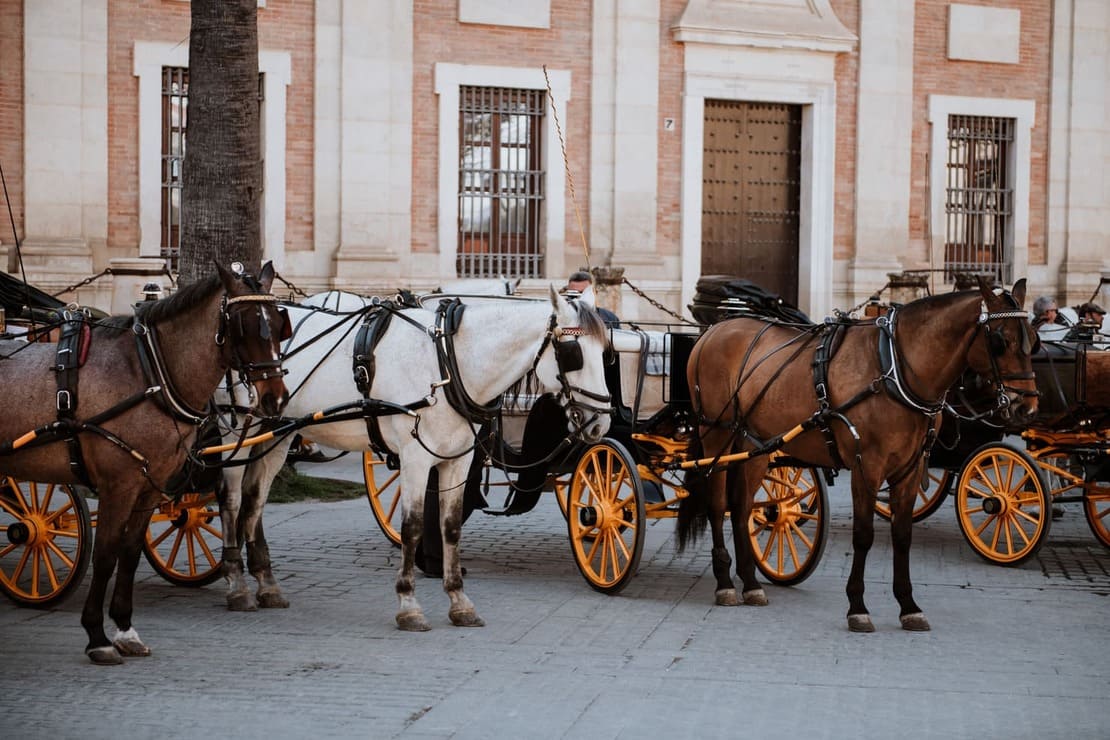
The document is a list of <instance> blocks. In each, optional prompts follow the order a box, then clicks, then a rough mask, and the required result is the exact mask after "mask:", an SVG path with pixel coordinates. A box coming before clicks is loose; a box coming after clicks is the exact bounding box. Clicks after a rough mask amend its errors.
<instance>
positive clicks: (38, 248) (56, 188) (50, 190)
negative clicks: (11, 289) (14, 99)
mask: <svg viewBox="0 0 1110 740" xmlns="http://www.w3.org/2000/svg"><path fill="white" fill-rule="evenodd" d="M23 13H24V39H23V43H24V95H23V101H24V104H23V110H24V114H23V115H24V131H25V132H26V137H25V148H24V188H25V189H24V199H23V202H24V209H25V220H24V228H25V230H26V236H25V238H24V241H23V245H22V252H23V264H24V266H25V267H26V269H27V273H28V277H29V278H30V279H31V280H32V282H36V283H38V284H39V286H40V287H42V288H43V289H45V290H47V291H50V290H52V289H57V288H61V287H65V286H66V285H67V284H70V283H73V282H75V281H76V280H78V279H80V278H82V277H86V276H88V275H91V274H92V273H93V249H94V248H98V247H101V248H102V247H103V246H104V245H105V244H106V243H107V239H108V86H107V85H108V8H107V0H33V1H31V0H28V1H27V2H26V3H24V11H23Z"/></svg>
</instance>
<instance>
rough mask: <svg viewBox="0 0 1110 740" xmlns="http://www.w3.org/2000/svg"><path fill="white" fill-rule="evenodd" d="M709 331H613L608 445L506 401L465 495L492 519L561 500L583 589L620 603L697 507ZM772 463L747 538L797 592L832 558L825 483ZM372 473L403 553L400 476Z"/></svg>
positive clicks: (529, 399)
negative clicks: (686, 506)
mask: <svg viewBox="0 0 1110 740" xmlns="http://www.w3.org/2000/svg"><path fill="white" fill-rule="evenodd" d="M461 298H462V299H463V300H475V299H476V297H475V296H461ZM438 299H439V297H438V296H430V297H429V298H428V300H438ZM747 307H748V308H750V304H747ZM736 308H737V310H738V311H743V310H745V308H744V307H740V306H737V307H736ZM726 310H727V308H726ZM703 329H704V325H702V326H699V325H696V324H680V323H653V322H637V323H636V324H635V325H632V326H630V327H629V328H616V327H610V328H609V329H608V335H609V344H610V352H611V354H610V356H609V358H608V360H607V364H606V384H607V387H608V389H609V394H610V396H611V398H612V401H611V403H612V413H611V419H612V420H611V423H610V427H609V431H608V433H607V435H606V438H604V439H602V440H599V441H596V442H593V443H588V442H584V441H582V440H576V439H573V438H571V437H568V436H567V435H566V434H565V432H564V431H562V427H563V425H562V424H561V423H560V419H559V416H558V407H557V406H556V405H554V404H552V403H550V402H549V400H548V399H545V398H542V397H541V398H537V397H535V396H527V395H525V396H513V397H509V398H507V399H506V400H505V404H504V406H503V408H502V409H501V412H500V413H499V415H498V416H497V417H496V418H494V419H492V420H491V423H490V424H489V425H488V426H487V427H485V428H484V429H483V430H482V432H480V433H479V442H478V446H477V450H478V453H477V454H476V456H475V459H474V461H473V463H472V466H471V470H470V474H469V476H468V479H467V485H468V487H469V490H468V491H467V494H465V495H466V496H468V497H471V498H473V499H477V500H480V501H484V502H491V503H492V504H494V505H487V506H486V507H484V509H483V511H484V513H486V514H489V515H494V516H505V515H509V516H512V515H520V514H525V513H527V512H528V511H531V510H532V509H533V508H534V507H535V506H536V505H537V504H538V503H539V501H540V500H542V496H541V494H542V493H545V492H546V493H551V494H554V497H555V500H556V502H557V504H558V506H559V508H560V510H561V512H562V513H563V516H564V518H565V520H566V522H567V532H568V540H569V543H570V548H571V554H572V557H573V559H574V562H575V564H576V565H577V567H578V570H579V572H580V573H581V575H582V577H583V578H584V579H585V580H586V582H587V583H588V584H589V585H590V586H591V587H592V588H594V589H595V590H597V591H600V592H603V593H609V594H616V593H619V592H620V591H621V590H622V589H623V588H624V587H625V586H626V585H628V583H629V582H630V580H631V579H632V577H633V576H634V575H635V574H636V572H637V570H638V567H639V561H640V555H641V553H642V551H643V543H644V537H645V533H646V524H647V520H650V519H664V518H674V517H676V516H677V514H678V503H679V500H680V499H681V498H683V497H685V496H686V495H687V492H686V489H685V487H684V483H683V478H684V475H683V472H682V470H681V469H680V468H679V467H678V466H677V464H678V463H680V462H682V461H685V460H686V459H688V457H689V456H688V448H689V446H690V442H691V439H692V437H693V435H696V434H697V419H696V417H695V415H694V411H693V407H692V404H691V396H690V390H689V387H688V385H687V381H686V361H687V359H688V357H689V355H690V351H691V350H692V348H693V346H694V343H695V342H696V341H697V339H698V337H699V336H700V334H701V331H702V330H703ZM774 458H775V459H774V462H773V464H772V466H771V469H770V471H769V473H768V475H767V476H766V478H765V480H764V483H763V485H762V487H761V490H760V492H759V494H757V504H756V509H755V510H754V511H753V513H752V516H751V518H750V522H749V529H748V532H749V536H750V538H751V541H752V546H753V548H754V549H755V552H756V553H757V564H758V567H759V569H760V571H761V572H762V573H763V574H764V575H765V576H766V577H767V578H768V579H769V580H771V581H773V582H775V583H779V584H783V585H789V584H795V583H800V582H801V581H803V580H805V579H806V578H807V577H808V576H809V575H810V573H811V572H812V570H813V568H814V567H815V566H816V564H817V563H818V562H819V560H820V557H821V553H822V551H823V549H824V545H825V541H826V539H827V534H828V515H827V512H828V492H827V484H826V481H827V478H826V475H824V474H822V471H819V470H818V469H817V468H814V467H811V466H805V465H797V464H794V461H792V460H791V459H790V458H789V457H787V456H785V455H775V456H774ZM363 470H364V479H365V484H366V492H367V497H368V500H369V502H370V507H371V511H372V512H373V515H374V518H375V520H376V522H377V524H378V526H379V527H380V528H381V530H382V532H383V534H385V536H386V537H387V538H388V539H389V540H390V541H392V542H393V543H394V544H395V545H400V543H401V531H400V530H401V507H400V499H401V496H400V494H401V490H400V485H399V482H398V475H397V473H396V471H395V470H391V469H390V465H389V463H388V461H387V460H386V459H384V458H383V457H382V456H381V455H379V454H377V453H375V452H366V453H365V454H364V456H363Z"/></svg>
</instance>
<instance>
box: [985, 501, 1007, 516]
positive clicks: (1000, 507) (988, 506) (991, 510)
mask: <svg viewBox="0 0 1110 740" xmlns="http://www.w3.org/2000/svg"><path fill="white" fill-rule="evenodd" d="M1005 510H1006V500H1005V499H1003V498H1002V497H1001V496H990V497H988V498H986V499H983V511H984V512H986V513H987V514H990V515H991V516H994V515H996V514H1001V513H1002V512H1003V511H1005Z"/></svg>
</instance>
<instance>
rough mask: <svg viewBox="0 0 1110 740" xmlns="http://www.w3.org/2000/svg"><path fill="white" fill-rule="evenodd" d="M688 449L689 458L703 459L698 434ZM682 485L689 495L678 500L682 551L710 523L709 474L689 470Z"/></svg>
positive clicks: (680, 546)
mask: <svg viewBox="0 0 1110 740" xmlns="http://www.w3.org/2000/svg"><path fill="white" fill-rule="evenodd" d="M688 449H689V452H688V459H690V460H700V459H701V457H702V444H701V438H700V437H699V436H698V435H696V434H695V435H694V439H693V441H692V442H691V443H690V445H689V448H688ZM682 486H683V488H685V489H686V492H687V494H689V495H687V496H686V497H685V498H681V499H679V500H678V519H677V524H676V529H675V531H676V534H677V535H678V551H679V552H680V553H681V552H682V551H683V550H685V549H686V545H687V544H690V545H693V544H695V543H697V541H698V537H700V536H701V535H702V533H704V532H705V527H706V525H707V524H708V523H709V476H707V475H706V474H705V473H704V472H703V471H700V470H697V469H690V470H687V471H686V475H685V476H683V480H682Z"/></svg>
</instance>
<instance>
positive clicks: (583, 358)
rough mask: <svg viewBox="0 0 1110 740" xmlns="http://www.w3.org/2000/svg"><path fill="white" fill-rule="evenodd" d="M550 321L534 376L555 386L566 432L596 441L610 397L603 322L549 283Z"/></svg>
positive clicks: (607, 416)
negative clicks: (544, 349) (544, 348)
mask: <svg viewBox="0 0 1110 740" xmlns="http://www.w3.org/2000/svg"><path fill="white" fill-rule="evenodd" d="M551 307H552V313H551V322H550V324H549V327H548V336H547V340H546V341H545V344H546V343H549V344H550V345H551V347H552V351H551V352H547V351H543V352H542V354H541V356H540V358H539V361H538V362H537V363H536V368H535V370H536V378H537V379H538V380H539V382H540V383H541V384H542V385H543V386H544V388H545V389H547V390H552V391H557V392H558V394H559V403H560V404H561V405H562V406H563V408H565V409H566V414H567V428H568V431H570V432H572V433H575V434H577V435H579V436H580V437H581V438H582V439H583V440H584V441H586V442H596V441H597V440H599V439H601V437H602V436H604V435H605V433H606V432H607V431H609V421H610V412H611V411H612V407H611V406H610V401H611V398H610V396H609V389H608V387H607V386H606V384H605V350H606V348H607V347H608V340H607V338H606V332H605V323H604V322H603V321H602V320H601V317H600V316H598V314H597V311H595V310H594V309H593V308H592V307H590V306H588V305H586V304H584V303H580V302H578V301H574V302H570V301H567V300H566V299H565V298H563V297H562V296H561V295H559V294H558V293H557V292H556V291H555V288H554V287H552V288H551Z"/></svg>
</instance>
